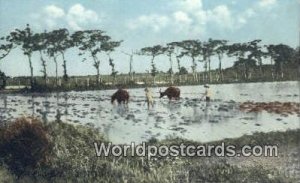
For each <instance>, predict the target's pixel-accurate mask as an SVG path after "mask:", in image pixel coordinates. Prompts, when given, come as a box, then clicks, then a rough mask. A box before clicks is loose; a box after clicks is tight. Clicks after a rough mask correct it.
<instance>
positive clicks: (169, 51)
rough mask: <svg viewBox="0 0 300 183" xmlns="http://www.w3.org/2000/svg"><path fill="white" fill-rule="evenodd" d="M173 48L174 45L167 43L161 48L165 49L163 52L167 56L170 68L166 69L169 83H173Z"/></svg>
mask: <svg viewBox="0 0 300 183" xmlns="http://www.w3.org/2000/svg"><path fill="white" fill-rule="evenodd" d="M174 49H175V48H174V46H173V45H171V44H167V46H166V47H164V48H163V50H164V51H165V54H166V55H167V56H168V58H169V63H170V69H169V70H168V73H169V74H170V83H171V84H173V83H174V77H173V76H174V72H173V60H172V55H173V53H174Z"/></svg>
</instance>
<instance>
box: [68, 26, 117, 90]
mask: <svg viewBox="0 0 300 183" xmlns="http://www.w3.org/2000/svg"><path fill="white" fill-rule="evenodd" d="M104 33H105V32H104V31H102V30H85V31H77V32H75V33H73V34H72V35H71V39H72V42H73V44H74V45H75V46H77V47H78V49H79V50H80V51H81V52H80V53H79V55H80V56H82V55H84V54H85V53H86V52H88V53H89V54H90V55H91V57H92V58H93V61H94V63H93V66H94V67H95V68H96V70H97V85H99V84H100V80H101V78H100V59H99V54H101V53H102V52H103V49H102V48H101V45H102V44H104V43H105V42H107V41H109V40H110V39H111V38H110V37H109V36H108V35H105V34H104ZM84 60H86V59H85V58H84Z"/></svg>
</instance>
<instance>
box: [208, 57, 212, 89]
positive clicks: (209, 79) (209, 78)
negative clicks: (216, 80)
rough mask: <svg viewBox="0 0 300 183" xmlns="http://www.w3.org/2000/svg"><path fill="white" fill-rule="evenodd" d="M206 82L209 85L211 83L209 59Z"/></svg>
mask: <svg viewBox="0 0 300 183" xmlns="http://www.w3.org/2000/svg"><path fill="white" fill-rule="evenodd" d="M208 81H209V83H211V73H210V57H208Z"/></svg>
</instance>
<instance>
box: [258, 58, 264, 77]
mask: <svg viewBox="0 0 300 183" xmlns="http://www.w3.org/2000/svg"><path fill="white" fill-rule="evenodd" d="M258 61H259V72H260V75H261V77H262V78H263V77H264V72H263V68H262V67H263V66H262V60H261V58H259V59H258Z"/></svg>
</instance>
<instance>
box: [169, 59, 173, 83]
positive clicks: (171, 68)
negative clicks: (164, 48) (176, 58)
mask: <svg viewBox="0 0 300 183" xmlns="http://www.w3.org/2000/svg"><path fill="white" fill-rule="evenodd" d="M169 61H170V80H171V84H173V83H174V80H173V61H172V57H171V55H170V56H169Z"/></svg>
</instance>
